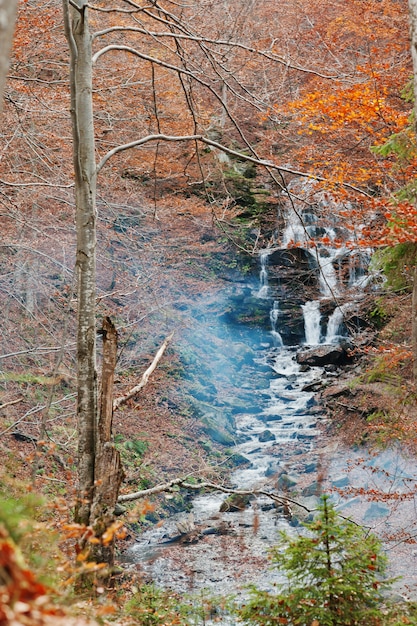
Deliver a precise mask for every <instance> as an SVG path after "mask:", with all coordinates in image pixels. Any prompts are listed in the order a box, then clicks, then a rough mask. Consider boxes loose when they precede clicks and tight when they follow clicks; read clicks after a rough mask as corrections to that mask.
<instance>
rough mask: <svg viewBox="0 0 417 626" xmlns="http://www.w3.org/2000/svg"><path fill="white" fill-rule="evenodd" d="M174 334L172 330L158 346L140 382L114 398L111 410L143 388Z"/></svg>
mask: <svg viewBox="0 0 417 626" xmlns="http://www.w3.org/2000/svg"><path fill="white" fill-rule="evenodd" d="M173 336H174V333H173V332H172V333H171V334H170V335H169V336H168V337H167V338H166V339H165V341H164V342H163V344H162V345H161V346H160V348H159V350H158V352H157V353H156V354H155V357H154V359H153V361H152V363H151V364H150V366H149V367H148V369H147V370H146V371H145V372H144V373H143V375H142V378H141V379H140V383H139V384H138V385H136V387H133V389H131V390H130V391H129V392H128V393H127V394H126V395H124V396H121V397H120V398H116V399H115V400H114V402H113V410H115V409H118V408H119V407H120V406H121V405H122V404H125V403H126V402H127V401H128V400H130V399H131V398H133V397H134V396H135V395H136V394H137V393H139V391H140V390H141V389H143V387H144V386H145V385H146V384H147V382H148V380H149V377H150V375H151V374H152V373H153V372H154V371H155V369H156V366H157V365H158V363H159V361H160V360H161V358H162V355H163V354H164V352H165V350H166V348H167V346H168V344H169V342H170V341H171V339H172V337H173Z"/></svg>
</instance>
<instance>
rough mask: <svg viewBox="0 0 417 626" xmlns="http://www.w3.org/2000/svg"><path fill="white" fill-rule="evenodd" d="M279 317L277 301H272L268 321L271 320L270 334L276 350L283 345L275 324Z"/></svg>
mask: <svg viewBox="0 0 417 626" xmlns="http://www.w3.org/2000/svg"><path fill="white" fill-rule="evenodd" d="M278 317H279V303H278V300H274V304H273V305H272V309H271V311H270V313H269V319H270V320H271V333H272V337H273V339H274V345H275V347H277V348H281V347H282V346H283V345H284V342H283V341H282V337H281V335H280V334H279V332H278V331H277V322H278Z"/></svg>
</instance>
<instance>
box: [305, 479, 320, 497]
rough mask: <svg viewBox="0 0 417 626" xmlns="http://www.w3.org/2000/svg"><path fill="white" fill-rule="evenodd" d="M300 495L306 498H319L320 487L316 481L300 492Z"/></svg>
mask: <svg viewBox="0 0 417 626" xmlns="http://www.w3.org/2000/svg"><path fill="white" fill-rule="evenodd" d="M301 493H302V495H303V496H304V497H306V498H308V497H310V496H319V495H320V493H321V485H320V483H319V482H317V481H316V480H315V481H314V482H313V483H311V485H308V487H305V488H304V489H303V490H302V492H301Z"/></svg>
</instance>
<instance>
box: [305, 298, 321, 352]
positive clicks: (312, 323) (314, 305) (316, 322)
mask: <svg viewBox="0 0 417 626" xmlns="http://www.w3.org/2000/svg"><path fill="white" fill-rule="evenodd" d="M301 308H302V310H303V316H304V329H305V335H306V341H305V342H306V344H307V345H308V346H317V345H318V344H319V343H320V336H321V313H320V302H319V301H318V300H309V301H308V302H306V303H305V304H302V305H301Z"/></svg>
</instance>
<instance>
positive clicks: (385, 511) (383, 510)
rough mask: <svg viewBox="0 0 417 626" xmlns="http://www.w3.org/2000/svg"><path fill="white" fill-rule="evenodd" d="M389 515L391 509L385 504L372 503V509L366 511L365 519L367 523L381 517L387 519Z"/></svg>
mask: <svg viewBox="0 0 417 626" xmlns="http://www.w3.org/2000/svg"><path fill="white" fill-rule="evenodd" d="M389 513H390V509H389V507H388V506H386V505H385V504H381V503H380V502H372V504H371V505H370V507H369V508H368V509H367V510H366V512H365V515H364V516H363V519H364V521H365V522H366V521H370V520H374V519H378V518H381V517H386V516H387V515H389Z"/></svg>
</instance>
